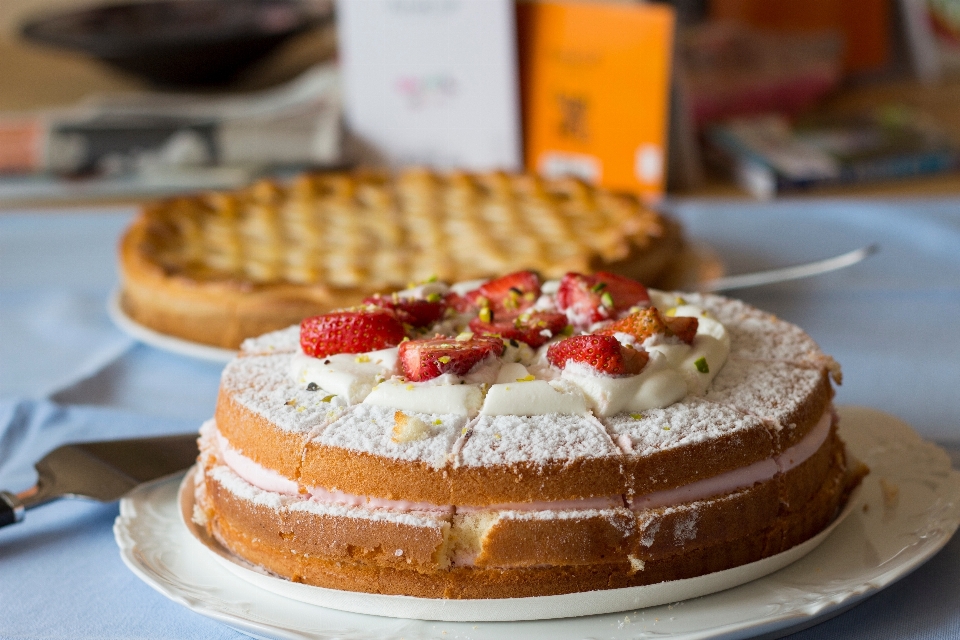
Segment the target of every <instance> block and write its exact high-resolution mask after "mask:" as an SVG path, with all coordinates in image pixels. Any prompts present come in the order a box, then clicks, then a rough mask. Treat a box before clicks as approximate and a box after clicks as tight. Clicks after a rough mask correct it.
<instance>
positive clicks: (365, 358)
mask: <svg viewBox="0 0 960 640" xmlns="http://www.w3.org/2000/svg"><path fill="white" fill-rule="evenodd" d="M354 360H356V361H357V362H370V356H368V355H367V354H365V353H361V354H360V355H358V356H357V357H356V358H354Z"/></svg>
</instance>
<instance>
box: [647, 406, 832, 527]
mask: <svg viewBox="0 0 960 640" xmlns="http://www.w3.org/2000/svg"><path fill="white" fill-rule="evenodd" d="M832 422H833V413H832V412H831V411H829V410H827V411H826V412H824V414H823V416H821V418H820V421H819V422H818V423H817V425H816V426H815V427H814V428H813V429H811V430H810V433H808V434H807V435H806V436H804V437H803V440H801V441H800V442H798V443H797V444H795V445H793V446H792V447H790V448H789V449H787V450H786V451H784V452H783V453H781V454H780V455H778V456H775V457H773V458H768V459H767V460H761V461H760V462H754V463H753V464H751V465H748V466H746V467H742V468H740V469H734V470H733V471H728V472H726V473H721V474H720V475H718V476H714V477H712V478H707V479H705V480H699V481H697V482H691V483H690V484H685V485H683V486H682V487H677V488H676V489H667V490H666V491H655V492H654V493H648V494H646V495H643V496H639V497H636V498H634V499H633V500H630V501H629V506H630V508H631V509H633V510H634V511H643V510H644V509H657V508H659V507H668V506H670V505H675V504H683V503H685V502H693V501H694V500H703V499H704V498H709V497H710V496H717V495H722V494H725V493H730V492H731V491H736V490H737V489H742V488H744V487H749V486H751V485H753V484H756V483H757V482H764V481H766V480H769V479H770V478H772V477H773V476H775V475H777V473H784V472H786V471H789V470H790V469H793V468H794V467H796V466H797V465H799V464H800V463H801V462H803V461H804V460H806V459H807V458H809V457H810V456H812V455H813V454H814V453H816V452H817V449H819V448H820V446H821V445H822V444H823V443H824V441H825V440H826V439H827V436H828V435H829V434H830V425H831V424H832Z"/></svg>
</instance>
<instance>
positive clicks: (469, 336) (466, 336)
mask: <svg viewBox="0 0 960 640" xmlns="http://www.w3.org/2000/svg"><path fill="white" fill-rule="evenodd" d="M472 338H473V333H472V332H470V331H464V332H463V333H461V334H460V335H458V336H457V342H466V341H467V340H470V339H472Z"/></svg>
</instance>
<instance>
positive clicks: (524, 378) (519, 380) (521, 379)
mask: <svg viewBox="0 0 960 640" xmlns="http://www.w3.org/2000/svg"><path fill="white" fill-rule="evenodd" d="M536 379H537V378H536V377H535V376H534V375H533V374H530V375H526V376H523V377H522V378H517V382H530V381H531V380H536Z"/></svg>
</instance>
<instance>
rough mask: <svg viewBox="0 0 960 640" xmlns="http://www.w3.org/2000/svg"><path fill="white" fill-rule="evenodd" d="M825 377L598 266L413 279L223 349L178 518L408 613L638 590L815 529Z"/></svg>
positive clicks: (830, 374)
mask: <svg viewBox="0 0 960 640" xmlns="http://www.w3.org/2000/svg"><path fill="white" fill-rule="evenodd" d="M839 375H840V372H839V368H838V367H837V365H836V363H835V362H834V361H833V360H832V359H831V358H830V357H828V356H826V355H824V354H823V353H822V352H821V351H820V349H819V348H818V347H817V345H816V344H815V343H814V341H813V340H812V339H811V338H810V337H809V336H807V335H806V334H805V333H804V332H803V331H801V330H800V329H799V328H797V327H796V326H793V325H791V324H789V323H786V322H783V321H781V320H778V319H777V318H775V317H773V316H771V315H769V314H766V313H763V312H761V311H759V310H757V309H754V308H752V307H750V306H748V305H746V304H744V303H742V302H739V301H736V300H731V299H727V298H722V297H719V296H713V295H701V294H686V293H683V294H678V293H667V292H663V291H657V290H648V289H647V288H646V287H644V286H643V285H641V284H640V283H638V282H636V281H633V280H630V279H627V278H623V277H621V276H617V275H613V274H610V273H605V272H599V273H597V274H593V275H583V274H579V273H575V272H571V273H567V274H565V275H564V276H563V277H562V278H560V279H559V280H552V281H547V282H542V281H541V280H540V278H539V276H537V275H536V274H535V273H533V272H530V271H520V272H515V273H511V274H509V275H506V276H503V277H500V278H496V279H493V280H480V281H475V282H468V283H463V284H458V285H454V286H447V285H446V284H444V283H442V282H439V281H428V282H424V283H421V284H419V285H417V286H414V287H412V288H409V289H406V290H403V291H400V292H397V293H394V294H389V295H383V296H373V297H370V298H368V299H367V300H365V301H364V303H363V304H361V305H359V306H356V307H353V308H349V309H342V310H338V311H332V312H328V313H326V314H322V315H319V316H315V317H310V318H307V319H305V320H303V322H302V323H301V324H300V325H298V326H293V327H290V328H289V329H285V330H280V331H277V332H273V333H269V334H266V335H264V336H261V337H259V338H256V339H251V340H247V341H246V342H244V344H243V347H242V349H241V352H240V355H239V356H238V357H237V358H236V359H235V360H234V361H233V362H231V363H230V364H229V365H228V366H227V367H226V369H225V370H224V373H223V378H222V383H221V388H220V396H219V400H218V403H217V408H216V414H215V419H214V420H211V421H209V422H208V423H207V424H205V425H204V427H203V429H202V437H201V452H202V453H201V465H200V466H199V467H198V471H197V479H196V483H197V487H198V494H197V504H198V505H199V506H198V508H197V511H196V513H195V519H196V521H197V522H199V523H201V524H203V525H204V526H206V527H207V529H208V530H209V532H210V533H211V534H212V535H213V536H215V537H216V538H217V539H218V540H219V541H220V542H221V543H222V544H223V545H225V546H226V547H227V548H229V549H230V550H232V551H233V552H234V553H236V554H237V555H239V556H241V557H243V558H246V559H247V560H249V561H251V562H253V563H256V564H258V565H260V566H262V567H264V568H266V569H268V570H269V571H272V572H274V573H276V574H278V575H280V576H283V577H286V578H289V579H291V580H295V581H300V582H305V583H308V584H313V585H320V586H325V587H333V588H337V589H346V590H353V591H363V592H370V593H385V594H406V595H414V596H421V597H429V598H504V597H523V596H537V595H547V594H558V593H570V592H576V591H586V590H595V589H609V588H616V587H626V586H637V585H645V584H651V583H656V582H661V581H664V580H674V579H680V578H688V577H693V576H698V575H702V574H705V573H710V572H713V571H718V570H721V569H726V568H730V567H734V566H738V565H741V564H745V563H748V562H752V561H754V560H757V559H760V558H763V557H767V556H769V555H772V554H776V553H779V552H780V551H783V550H786V549H788V548H790V547H792V546H794V545H796V544H798V543H800V542H802V541H804V540H806V539H808V538H810V537H811V536H813V535H815V534H816V533H817V532H819V531H821V530H822V529H823V528H824V527H825V526H826V525H827V524H828V523H829V522H830V521H831V520H832V518H833V517H834V515H835V514H836V513H837V510H838V509H839V508H840V507H841V506H842V505H843V504H844V502H845V501H846V497H847V495H848V493H849V491H850V490H851V489H852V487H853V486H855V485H856V484H857V483H858V482H859V479H860V476H861V475H862V473H863V472H862V471H851V470H850V469H849V468H848V463H847V460H846V456H845V453H844V447H843V443H842V442H841V441H840V439H839V438H838V436H837V432H836V421H837V418H836V414H835V412H834V411H833V408H832V396H833V390H832V387H831V378H832V379H834V380H836V381H839Z"/></svg>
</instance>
